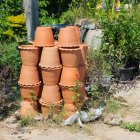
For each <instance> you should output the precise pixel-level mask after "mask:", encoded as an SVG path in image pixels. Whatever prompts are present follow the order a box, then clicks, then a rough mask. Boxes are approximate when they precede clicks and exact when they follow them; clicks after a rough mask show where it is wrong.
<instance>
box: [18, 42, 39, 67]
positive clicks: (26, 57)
mask: <svg viewBox="0 0 140 140" xmlns="http://www.w3.org/2000/svg"><path fill="white" fill-rule="evenodd" d="M18 48H19V52H20V57H21V61H22V65H27V66H37V65H38V63H39V59H40V48H36V47H34V46H33V45H21V46H19V47H18Z"/></svg>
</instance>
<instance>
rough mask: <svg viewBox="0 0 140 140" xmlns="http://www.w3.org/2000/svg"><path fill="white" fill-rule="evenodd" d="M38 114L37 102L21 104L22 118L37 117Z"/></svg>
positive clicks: (23, 102)
mask: <svg viewBox="0 0 140 140" xmlns="http://www.w3.org/2000/svg"><path fill="white" fill-rule="evenodd" d="M37 113H38V105H37V103H36V102H29V101H22V102H21V117H35V116H36V115H37Z"/></svg>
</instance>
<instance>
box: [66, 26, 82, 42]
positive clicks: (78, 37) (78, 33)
mask: <svg viewBox="0 0 140 140" xmlns="http://www.w3.org/2000/svg"><path fill="white" fill-rule="evenodd" d="M67 28H74V29H75V31H76V35H77V39H78V42H79V43H80V29H79V27H77V26H67Z"/></svg>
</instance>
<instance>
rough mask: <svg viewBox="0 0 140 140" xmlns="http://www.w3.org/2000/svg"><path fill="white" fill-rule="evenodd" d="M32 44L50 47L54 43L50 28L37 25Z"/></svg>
mask: <svg viewBox="0 0 140 140" xmlns="http://www.w3.org/2000/svg"><path fill="white" fill-rule="evenodd" d="M33 44H34V46H37V47H52V46H53V45H54V37H53V32H52V28H51V27H37V28H36V31H35V40H34V42H33Z"/></svg>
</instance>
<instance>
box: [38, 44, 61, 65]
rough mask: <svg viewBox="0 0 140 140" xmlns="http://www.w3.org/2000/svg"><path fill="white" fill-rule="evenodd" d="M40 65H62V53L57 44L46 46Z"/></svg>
mask: <svg viewBox="0 0 140 140" xmlns="http://www.w3.org/2000/svg"><path fill="white" fill-rule="evenodd" d="M39 65H40V66H42V67H56V66H59V65H60V55H59V50H58V47H57V46H54V47H44V48H43V50H42V55H41V60H40V64H39Z"/></svg>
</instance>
